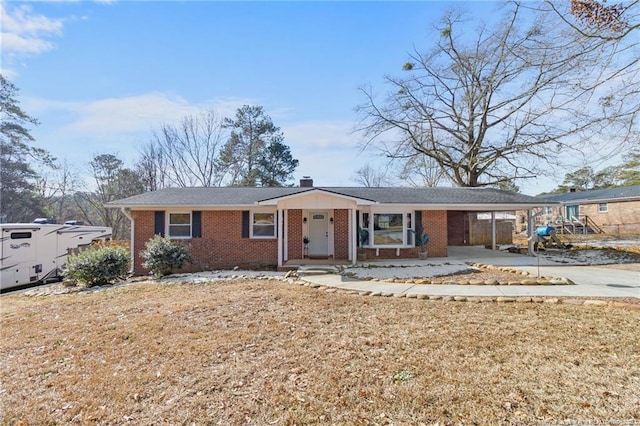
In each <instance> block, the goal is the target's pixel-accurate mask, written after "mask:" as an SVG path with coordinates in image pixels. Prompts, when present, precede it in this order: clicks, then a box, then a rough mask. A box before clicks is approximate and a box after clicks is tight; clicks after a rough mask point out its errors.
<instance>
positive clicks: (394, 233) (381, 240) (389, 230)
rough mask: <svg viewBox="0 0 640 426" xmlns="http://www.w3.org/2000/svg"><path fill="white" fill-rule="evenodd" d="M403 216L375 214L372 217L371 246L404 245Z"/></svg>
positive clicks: (398, 214)
mask: <svg viewBox="0 0 640 426" xmlns="http://www.w3.org/2000/svg"><path fill="white" fill-rule="evenodd" d="M403 217H404V214H402V213H376V214H374V215H373V244H374V245H376V246H402V245H404V237H403V236H404V232H405V227H404V221H403Z"/></svg>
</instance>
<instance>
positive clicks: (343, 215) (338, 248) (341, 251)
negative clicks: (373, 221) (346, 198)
mask: <svg viewBox="0 0 640 426" xmlns="http://www.w3.org/2000/svg"><path fill="white" fill-rule="evenodd" d="M333 250H334V254H333V257H334V259H345V260H346V259H349V210H347V209H338V210H334V211H333Z"/></svg>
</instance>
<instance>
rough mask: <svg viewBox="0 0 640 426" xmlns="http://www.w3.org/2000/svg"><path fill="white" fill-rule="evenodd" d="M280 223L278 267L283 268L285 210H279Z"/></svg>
mask: <svg viewBox="0 0 640 426" xmlns="http://www.w3.org/2000/svg"><path fill="white" fill-rule="evenodd" d="M277 215H278V222H279V224H278V225H279V226H278V266H282V265H283V262H282V258H283V250H282V241H283V238H282V235H283V229H282V228H284V226H282V221H283V220H284V210H282V209H278V214H277Z"/></svg>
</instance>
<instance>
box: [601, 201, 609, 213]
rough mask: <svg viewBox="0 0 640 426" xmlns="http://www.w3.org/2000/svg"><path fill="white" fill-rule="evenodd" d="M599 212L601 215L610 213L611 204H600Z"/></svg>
mask: <svg viewBox="0 0 640 426" xmlns="http://www.w3.org/2000/svg"><path fill="white" fill-rule="evenodd" d="M598 211H599V212H600V213H606V212H608V211H609V203H598Z"/></svg>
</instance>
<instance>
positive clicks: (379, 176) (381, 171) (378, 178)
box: [352, 163, 391, 188]
mask: <svg viewBox="0 0 640 426" xmlns="http://www.w3.org/2000/svg"><path fill="white" fill-rule="evenodd" d="M352 180H353V181H354V182H355V183H357V184H358V185H360V186H364V187H367V188H378V187H382V186H388V185H389V184H390V183H391V181H390V179H389V178H388V177H387V168H386V167H384V168H383V167H380V168H375V167H373V166H371V164H368V163H367V164H365V165H364V166H362V167H361V168H359V169H358V170H356V172H355V175H354V176H353V178H352Z"/></svg>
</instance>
